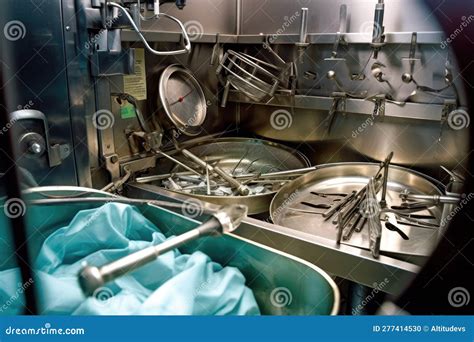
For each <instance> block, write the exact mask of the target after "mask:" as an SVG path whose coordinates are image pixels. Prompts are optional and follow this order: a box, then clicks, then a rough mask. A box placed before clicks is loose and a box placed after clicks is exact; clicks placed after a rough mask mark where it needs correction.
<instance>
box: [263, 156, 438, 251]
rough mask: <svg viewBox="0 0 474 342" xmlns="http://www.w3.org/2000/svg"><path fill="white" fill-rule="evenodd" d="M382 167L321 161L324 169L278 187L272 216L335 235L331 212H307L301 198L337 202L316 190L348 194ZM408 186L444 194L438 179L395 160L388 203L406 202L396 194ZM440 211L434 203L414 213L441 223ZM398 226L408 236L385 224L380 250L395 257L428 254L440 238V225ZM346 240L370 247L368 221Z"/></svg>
mask: <svg viewBox="0 0 474 342" xmlns="http://www.w3.org/2000/svg"><path fill="white" fill-rule="evenodd" d="M378 169H379V165H378V164H367V163H365V164H364V163H348V164H333V165H331V164H329V165H323V166H321V168H320V169H318V170H316V171H313V172H311V173H308V174H306V175H304V176H301V177H300V178H298V179H297V180H295V181H293V182H291V183H288V184H287V185H285V186H284V187H283V188H282V189H281V190H280V191H279V192H278V194H277V195H276V196H275V197H274V199H273V201H272V204H271V206H270V213H271V215H272V219H273V221H274V222H275V223H276V224H278V225H281V226H285V227H288V228H292V229H296V230H299V231H302V232H304V233H308V234H312V235H317V236H319V237H322V238H324V239H329V240H331V241H335V240H336V237H337V229H336V226H335V225H334V224H332V220H333V219H332V218H331V219H329V220H325V219H324V218H323V217H322V215H315V214H308V213H303V212H300V211H296V210H294V209H299V210H304V209H308V207H307V206H305V205H303V204H302V202H308V203H312V204H318V203H323V202H324V203H326V204H330V205H333V204H334V203H336V202H333V201H332V198H322V197H321V196H316V195H314V194H313V193H314V192H316V193H346V194H348V193H350V192H351V191H354V190H356V191H358V190H360V189H361V188H363V187H364V186H365V185H367V183H368V181H369V178H370V177H373V176H374V175H375V174H376V173H377V170H378ZM405 189H408V190H409V191H410V193H415V194H427V195H434V194H442V192H441V191H440V189H439V188H438V187H437V186H436V185H435V184H433V183H432V182H430V181H428V180H427V179H426V178H424V177H423V176H422V175H420V174H418V173H414V172H412V171H410V170H408V169H404V168H400V167H396V166H392V167H391V168H390V170H389V175H388V190H387V203H388V207H389V208H390V207H391V206H398V205H400V204H401V203H402V201H401V199H400V198H399V196H398V195H399V194H400V192H401V191H403V190H405ZM379 197H380V196H379ZM379 199H380V198H379ZM369 204H370V203H369ZM312 211H314V212H316V211H319V212H323V211H324V210H316V209H313V210H312ZM441 211H442V208H441V207H440V206H433V207H431V208H429V209H428V210H422V211H419V212H416V214H418V215H428V216H433V217H435V219H430V220H427V222H429V223H433V224H439V222H440V219H441ZM382 226H383V224H382ZM399 228H400V229H401V230H402V231H403V232H404V233H405V234H407V235H408V236H409V240H404V239H402V238H401V237H400V235H399V234H398V233H396V232H392V231H389V230H388V229H384V230H383V232H382V243H381V249H380V251H381V253H385V254H389V255H392V256H395V257H396V256H398V255H409V256H425V257H427V256H429V255H430V254H431V252H432V250H433V249H434V247H435V246H436V243H437V237H438V231H437V229H425V228H418V227H413V226H403V225H399ZM342 243H344V244H349V245H352V246H356V247H359V248H364V249H368V248H369V237H368V225H367V223H366V224H365V226H364V229H363V230H362V232H361V233H357V232H355V233H354V234H353V235H352V237H351V238H350V239H349V240H348V241H343V242H342Z"/></svg>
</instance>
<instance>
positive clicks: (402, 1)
mask: <svg viewBox="0 0 474 342" xmlns="http://www.w3.org/2000/svg"><path fill="white" fill-rule="evenodd" d="M188 3H189V5H188V6H187V7H186V8H185V9H184V10H183V11H179V10H177V9H176V8H175V7H174V6H171V5H165V6H163V7H162V8H163V9H164V10H165V11H167V12H168V13H170V14H173V15H175V16H177V17H178V18H180V19H181V20H183V22H184V23H185V25H187V26H188V27H189V28H190V29H191V30H195V31H196V30H197V31H198V33H199V35H202V34H210V35H212V34H216V33H221V34H229V33H233V32H235V28H236V22H235V20H236V8H237V7H236V5H237V1H218V0H213V1H206V2H199V4H197V2H195V1H189V2H188ZM375 3H376V1H375V0H370V1H369V0H348V1H340V0H337V1H326V0H297V1H285V0H258V1H256V0H242V14H243V15H242V18H241V27H242V34H244V35H259V34H267V35H271V34H274V33H276V32H283V34H285V35H286V34H290V35H291V34H297V33H298V30H299V20H291V17H292V16H294V15H295V14H296V13H298V11H299V10H300V9H301V7H307V8H308V9H309V21H308V22H309V27H308V33H309V34H323V35H325V34H327V35H331V34H334V33H335V32H336V31H337V29H338V26H339V6H340V5H341V4H347V6H348V31H349V32H350V33H363V35H362V36H361V35H359V37H358V40H359V41H358V43H356V44H349V45H348V46H341V47H340V49H339V57H344V58H346V61H326V60H325V59H326V58H327V57H330V55H331V51H332V47H333V44H332V43H331V42H330V43H324V44H315V45H312V46H310V47H309V48H308V49H307V50H305V52H304V57H303V60H302V62H301V63H300V62H298V63H297V66H298V74H299V77H298V86H299V91H298V93H299V94H300V95H311V96H324V97H327V96H330V95H331V93H332V92H334V91H337V88H336V87H335V84H334V82H331V81H329V80H327V79H326V77H325V75H326V73H327V71H329V70H334V71H335V72H336V74H337V75H338V79H339V81H340V83H342V85H343V87H344V88H345V89H347V90H348V91H354V92H359V91H361V90H366V91H367V94H368V95H373V94H378V93H390V95H391V96H392V97H393V98H394V99H395V100H399V101H401V100H403V99H405V98H406V97H407V96H408V95H409V94H410V93H411V92H412V91H413V90H414V89H415V86H414V84H410V85H407V84H404V83H403V82H402V80H401V75H402V74H403V73H404V72H407V71H409V70H410V65H409V62H408V61H406V60H404V58H406V57H408V55H409V50H410V46H409V44H390V42H389V44H387V45H386V46H385V47H384V48H383V49H382V51H381V53H380V55H379V61H380V62H382V63H383V64H384V65H386V68H384V72H385V73H386V76H387V78H388V79H389V81H390V86H388V85H387V83H379V82H378V81H377V80H375V78H373V77H372V76H371V74H370V67H371V65H372V63H373V62H374V61H375V60H370V59H369V57H370V54H371V52H372V50H371V48H370V45H369V44H368V43H369V42H370V40H371V34H372V27H373V16H374V8H375ZM386 3H387V4H386V12H385V22H384V26H385V30H386V32H388V33H392V32H395V33H400V32H405V35H410V34H411V32H415V31H416V32H418V33H421V34H423V33H433V35H436V33H437V32H439V31H440V30H441V29H440V27H439V25H438V23H437V22H436V20H435V18H434V16H433V15H432V13H430V12H429V11H428V9H427V7H426V6H425V5H424V4H423V1H422V0H398V1H397V0H392V1H387V2H386ZM166 6H167V7H166ZM461 20H462V19H461V18H459V21H460V22H461ZM145 28H146V29H151V30H153V31H155V30H161V29H166V30H169V31H177V29H176V28H174V27H173V26H172V25H169V24H167V23H165V22H164V21H162V22H161V23H147V24H146V26H145ZM195 31H194V32H195ZM361 39H362V41H360V40H361ZM326 41H327V39H326ZM364 41H365V43H364ZM211 47H212V44H208V43H203V42H200V41H195V42H194V50H195V51H196V50H197V53H195V54H194V55H192V56H191V57H189V58H179V59H175V60H180V61H181V62H183V64H185V65H186V64H187V65H190V66H191V68H192V69H194V70H196V72H197V75H198V77H199V78H200V80H201V81H202V83H203V85H204V86H205V89H206V92H207V94H206V95H207V96H211V97H212V100H213V103H215V102H216V99H215V96H216V94H218V96H219V94H220V90H221V89H220V87H219V86H218V84H217V82H216V79H215V76H214V68H212V67H210V66H209V64H208V61H209V60H210V54H211V52H212V49H211ZM224 47H225V48H233V49H236V50H240V51H246V52H248V53H249V54H252V55H256V56H259V57H264V56H265V55H267V52H266V51H265V50H264V49H263V48H262V45H261V44H227V45H224ZM274 49H275V50H276V51H277V52H278V53H279V54H280V55H281V56H282V57H283V59H285V60H286V61H293V60H297V58H298V49H297V48H296V47H295V46H294V45H293V44H287V43H286V44H281V45H280V44H275V45H274ZM448 51H449V49H445V48H443V47H442V46H441V45H440V42H437V43H433V42H432V43H427V42H422V43H421V44H418V45H417V51H416V57H417V58H419V59H420V60H419V61H417V62H416V63H415V65H414V67H413V68H414V69H413V71H414V75H415V79H416V80H417V82H418V83H420V84H423V85H426V86H430V87H434V88H443V87H444V86H445V85H446V84H445V81H444V73H445V67H444V66H445V63H446V61H447V59H448ZM267 56H268V55H267ZM451 58H452V57H451ZM452 59H453V63H454V64H455V59H454V58H452ZM150 60H151V61H152V62H151V65H150V64H149V63H147V68H148V70H149V74H150V75H152V74H153V73H154V72H155V71H153V70H155V69H156V65H158V64H161V63H163V62H162V61H163V59H160V58H156V57H153V56H150ZM367 61H369V63H368V64H367V68H366V70H365V72H364V73H365V74H366V75H367V79H366V80H364V81H363V82H360V81H351V80H350V75H351V74H354V73H358V72H360V71H361V70H362V69H363V68H364V66H365V65H366V62H367ZM305 71H310V72H313V73H315V74H316V75H317V77H316V79H315V80H308V79H306V78H304V77H303V74H304V72H305ZM454 79H455V82H456V84H457V88H458V91H459V93H460V97H461V103H463V104H464V102H465V100H464V91H463V85H462V81H463V80H462V78H461V77H460V75H459V73H458V72H457V71H456V68H454ZM444 95H445V96H447V97H453V96H454V95H455V94H454V92H453V91H447V92H446V93H444ZM444 100H445V98H444V97H443V96H433V95H426V94H421V93H419V94H418V95H417V96H414V97H413V98H412V101H414V102H418V103H425V104H440V105H442V104H443V102H444ZM279 109H281V108H280V107H275V106H264V105H255V104H240V105H238V106H236V105H234V104H232V103H230V104H229V105H228V106H227V108H225V109H217V108H216V107H215V106H212V107H211V108H210V113H211V115H210V120H212V121H210V122H211V123H210V124H208V127H207V131H208V132H213V131H218V130H220V129H224V128H228V124H229V123H232V122H233V121H234V122H235V123H236V125H237V128H238V129H240V130H241V131H247V132H250V134H254V135H257V136H262V137H265V138H269V139H274V140H278V141H283V142H291V143H294V144H296V145H298V144H300V145H301V148H302V149H303V150H304V151H305V152H306V153H307V154H309V156H310V157H311V158H312V160H313V162H314V163H326V162H339V161H348V160H350V161H354V160H373V159H375V160H380V159H382V158H383V157H384V156H385V155H386V154H388V153H389V152H390V151H394V152H395V158H394V161H395V162H396V163H398V164H402V165H406V166H410V167H414V168H416V169H420V170H423V171H425V172H429V173H431V174H433V175H438V176H440V177H442V176H443V175H442V174H441V173H439V165H440V164H442V165H445V166H447V167H452V168H454V167H459V168H460V169H461V171H463V170H462V165H463V161H464V159H465V156H466V154H467V134H468V132H467V129H464V130H453V129H451V128H450V127H449V126H448V125H447V124H446V123H445V122H444V123H442V122H439V121H436V120H433V121H429V120H411V119H397V118H389V117H386V118H379V119H373V118H372V119H371V118H370V116H367V115H360V114H355V113H350V112H349V113H346V114H341V113H339V114H337V115H336V118H335V122H334V124H333V126H332V129H331V132H330V134H329V135H326V134H325V128H324V127H323V126H324V125H323V122H324V120H325V119H326V117H327V114H328V112H327V111H326V110H316V109H302V108H294V109H291V108H285V110H287V111H288V112H290V115H291V121H292V122H291V126H289V127H286V128H285V129H283V130H282V129H275V128H274V127H273V126H272V124H271V115H272V114H273V113H274V112H275V111H276V110H279ZM407 110H408V111H409V110H412V111H416V109H407ZM407 110H405V112H406V111H407ZM428 110H429V109H428ZM439 111H440V110H439V107H437V108H436V109H434V108H433V119H434V118H436V117H438V116H439V115H440V113H439ZM366 114H371V110H370V109H369V110H368V111H367V113H366ZM405 114H406V115H407V116H408V117H409V116H410V113H409V112H408V113H405ZM415 114H416V113H415V112H414V113H413V116H415ZM216 120H217V121H219V122H220V123H221V124H217V123H216ZM302 142H304V143H302Z"/></svg>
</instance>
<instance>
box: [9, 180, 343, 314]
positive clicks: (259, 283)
mask: <svg viewBox="0 0 474 342" xmlns="http://www.w3.org/2000/svg"><path fill="white" fill-rule="evenodd" d="M61 196H65V197H67V198H71V197H74V198H80V197H102V198H104V203H105V202H110V201H113V200H114V196H112V195H110V194H107V193H104V192H100V191H97V190H94V189H88V188H78V187H42V188H33V189H30V190H28V192H27V193H26V194H25V199H28V200H33V199H44V198H61ZM101 205H102V203H96V202H90V203H88V202H85V203H73V204H71V203H64V202H60V203H55V204H53V205H46V204H42V205H39V204H35V205H33V204H28V210H27V212H26V219H27V232H28V239H29V240H28V241H29V249H30V251H31V256H32V258H35V256H36V254H37V251H38V250H39V248H40V247H41V245H42V244H43V241H44V240H45V239H46V238H47V237H48V236H49V235H50V234H51V233H52V232H53V231H54V230H55V229H57V228H59V227H62V226H64V225H65V224H68V223H69V222H70V221H71V219H72V218H73V217H74V215H75V214H76V213H77V212H78V211H79V210H84V209H91V208H96V207H99V206H101ZM136 207H137V208H138V209H139V210H140V212H141V213H142V214H143V215H144V216H145V217H147V218H148V219H149V220H150V221H151V222H153V223H154V224H155V225H156V226H157V227H158V228H159V229H160V230H161V232H162V233H163V234H165V235H166V236H168V237H169V236H171V235H179V234H182V233H184V232H186V231H188V230H191V229H193V228H195V227H196V226H197V225H199V224H200V221H201V220H200V221H198V220H194V219H191V218H189V217H186V216H183V215H181V214H179V213H176V212H172V211H170V210H167V209H164V208H162V207H158V206H156V205H153V204H142V205H137V206H136ZM204 219H206V217H203V220H204ZM0 225H1V226H4V227H7V226H8V219H7V217H6V216H5V215H0ZM8 233H9V230H7V229H4V230H3V233H2V234H0V241H9V240H10V236H9V234H8ZM180 250H181V251H182V252H184V253H193V252H195V251H202V252H203V253H205V254H207V255H208V256H209V257H210V258H211V259H212V260H213V261H215V262H218V263H220V264H221V265H223V266H232V267H237V268H238V269H239V270H240V271H241V272H242V273H243V275H244V276H245V278H246V285H247V286H248V287H250V288H251V289H252V291H253V293H254V295H255V298H256V300H257V303H258V305H259V308H260V311H261V313H262V314H265V315H335V314H337V312H338V310H339V302H340V294H339V290H338V288H337V285H336V284H335V283H334V281H333V280H332V279H331V277H330V276H329V275H328V274H326V273H325V272H324V271H323V270H321V269H320V268H318V267H316V266H315V265H313V264H311V263H309V262H307V261H304V260H302V259H299V258H297V257H294V256H291V255H288V254H286V253H283V252H280V251H277V250H275V249H272V248H269V247H266V246H264V245H261V244H258V243H255V242H253V241H250V240H248V239H245V238H242V237H239V236H237V235H234V234H227V235H224V236H221V237H210V238H203V239H200V240H198V241H195V242H193V243H190V244H188V245H186V246H184V247H182V248H180ZM11 253H12V250H10V249H7V248H5V249H2V250H0V256H3V257H4V258H3V259H1V260H7V259H8V258H9V257H10V256H11ZM0 266H3V267H0V271H4V270H6V269H10V268H14V267H15V265H14V264H11V263H10V264H3V265H0Z"/></svg>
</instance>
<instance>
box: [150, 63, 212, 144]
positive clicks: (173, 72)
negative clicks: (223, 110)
mask: <svg viewBox="0 0 474 342" xmlns="http://www.w3.org/2000/svg"><path fill="white" fill-rule="evenodd" d="M159 94H160V100H161V103H162V105H163V108H164V111H165V113H166V115H167V117H168V118H169V120H170V121H171V122H172V124H173V125H174V126H175V127H176V128H177V129H178V130H179V131H180V132H182V133H183V134H185V135H188V136H196V135H198V134H200V133H201V132H202V127H201V126H202V124H203V123H204V120H205V119H206V112H207V106H206V98H205V97H204V92H203V90H202V88H201V86H200V84H199V82H198V81H197V80H196V78H195V77H194V76H193V74H192V73H191V71H189V70H188V69H186V68H184V67H183V66H180V65H177V64H173V65H170V66H168V67H167V68H166V69H165V70H164V71H163V73H162V74H161V77H160V83H159Z"/></svg>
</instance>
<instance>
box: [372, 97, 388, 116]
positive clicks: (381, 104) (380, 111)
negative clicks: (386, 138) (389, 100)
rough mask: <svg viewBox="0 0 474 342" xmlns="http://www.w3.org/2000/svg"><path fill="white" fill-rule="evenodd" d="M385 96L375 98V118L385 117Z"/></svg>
mask: <svg viewBox="0 0 474 342" xmlns="http://www.w3.org/2000/svg"><path fill="white" fill-rule="evenodd" d="M385 99H386V97H385V95H384V94H381V95H377V96H375V99H374V102H375V108H374V114H373V117H374V118H376V117H384V116H385Z"/></svg>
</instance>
